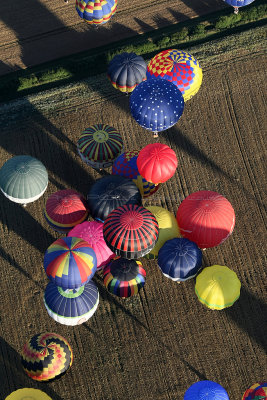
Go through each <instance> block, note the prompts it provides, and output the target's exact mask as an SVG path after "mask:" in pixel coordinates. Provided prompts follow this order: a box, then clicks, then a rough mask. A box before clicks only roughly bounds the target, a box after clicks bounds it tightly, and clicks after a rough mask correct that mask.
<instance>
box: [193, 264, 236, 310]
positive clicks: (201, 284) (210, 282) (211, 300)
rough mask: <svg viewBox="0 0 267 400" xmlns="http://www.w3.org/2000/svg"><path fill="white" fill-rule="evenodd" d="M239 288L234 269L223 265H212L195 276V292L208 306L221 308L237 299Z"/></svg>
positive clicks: (229, 305)
mask: <svg viewBox="0 0 267 400" xmlns="http://www.w3.org/2000/svg"><path fill="white" fill-rule="evenodd" d="M240 288H241V283H240V280H239V279H238V277H237V275H236V273H235V272H234V271H232V270H231V269H230V268H228V267H226V266H223V265H212V266H211V267H206V268H204V269H203V271H202V272H200V274H199V275H198V276H197V278H196V285H195V293H196V295H197V297H198V299H199V301H200V302H201V303H202V304H204V305H205V306H207V307H208V308H210V309H212V310H222V309H223V308H226V307H231V306H232V305H233V304H234V303H235V302H236V300H238V299H239V296H240Z"/></svg>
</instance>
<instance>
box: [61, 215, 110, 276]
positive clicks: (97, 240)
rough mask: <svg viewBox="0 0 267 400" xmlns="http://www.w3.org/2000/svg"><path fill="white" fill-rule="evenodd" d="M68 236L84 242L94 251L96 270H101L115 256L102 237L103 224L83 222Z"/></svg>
mask: <svg viewBox="0 0 267 400" xmlns="http://www.w3.org/2000/svg"><path fill="white" fill-rule="evenodd" d="M68 236H74V237H79V238H81V239H83V240H85V241H86V242H87V243H88V244H89V246H90V247H91V248H92V249H93V250H94V252H95V255H96V258H97V269H102V268H103V266H104V265H106V264H107V263H108V262H109V261H110V260H111V259H112V258H114V257H115V254H114V253H113V252H112V251H111V250H110V248H109V247H108V246H107V244H106V242H105V240H104V237H103V223H102V222H97V221H90V222H89V221H85V222H83V223H82V224H79V225H76V226H75V228H73V229H72V230H71V231H70V232H69V233H68Z"/></svg>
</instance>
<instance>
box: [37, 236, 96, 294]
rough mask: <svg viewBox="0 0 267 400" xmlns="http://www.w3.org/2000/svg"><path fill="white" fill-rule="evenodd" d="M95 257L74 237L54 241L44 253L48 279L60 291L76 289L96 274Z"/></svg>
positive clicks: (87, 247) (89, 249)
mask: <svg viewBox="0 0 267 400" xmlns="http://www.w3.org/2000/svg"><path fill="white" fill-rule="evenodd" d="M96 266H97V261H96V255H95V252H94V250H93V249H92V248H91V247H90V246H89V245H88V243H87V242H85V241H84V240H82V239H80V238H76V237H64V238H60V239H58V240H56V241H55V242H54V243H52V244H51V246H49V247H48V249H47V250H46V252H45V256H44V268H45V272H46V274H47V276H48V278H49V279H50V280H51V281H52V282H53V283H55V284H56V285H57V286H60V287H61V288H62V289H64V290H66V289H76V288H78V287H80V286H82V285H85V284H86V283H87V282H89V280H90V279H92V277H93V276H94V274H95V272H96Z"/></svg>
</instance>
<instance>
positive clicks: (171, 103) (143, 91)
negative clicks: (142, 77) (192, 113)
mask: <svg viewBox="0 0 267 400" xmlns="http://www.w3.org/2000/svg"><path fill="white" fill-rule="evenodd" d="M130 111H131V114H132V116H133V118H134V119H135V120H136V122H138V124H139V125H141V126H142V127H143V128H145V129H148V130H149V131H152V132H153V133H154V137H157V136H158V132H161V131H164V130H166V129H169V128H170V127H171V126H173V125H175V124H176V123H177V122H178V120H179V119H180V117H181V116H182V113H183V111H184V98H183V95H182V93H181V92H180V90H179V89H178V88H177V87H176V86H175V85H173V84H172V83H171V82H169V81H167V80H165V79H159V78H155V79H149V80H146V81H144V82H141V83H140V84H139V85H138V86H137V87H136V88H135V89H134V91H133V93H132V94H131V97H130Z"/></svg>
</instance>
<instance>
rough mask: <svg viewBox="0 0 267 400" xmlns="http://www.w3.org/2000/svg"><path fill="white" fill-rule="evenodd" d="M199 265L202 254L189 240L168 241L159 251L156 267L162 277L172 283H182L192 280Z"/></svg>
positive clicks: (175, 239)
mask: <svg viewBox="0 0 267 400" xmlns="http://www.w3.org/2000/svg"><path fill="white" fill-rule="evenodd" d="M201 265H202V252H201V250H200V249H199V248H198V247H197V245H196V244H195V243H194V242H191V240H188V239H184V238H174V239H170V240H167V242H165V244H164V245H163V246H162V247H161V249H160V250H159V255H158V266H159V268H160V269H161V271H162V273H163V275H165V276H166V277H167V278H170V279H172V280H173V281H176V282H182V281H187V280H188V279H190V278H193V277H194V276H196V274H197V273H198V271H199V269H200V268H201Z"/></svg>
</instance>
